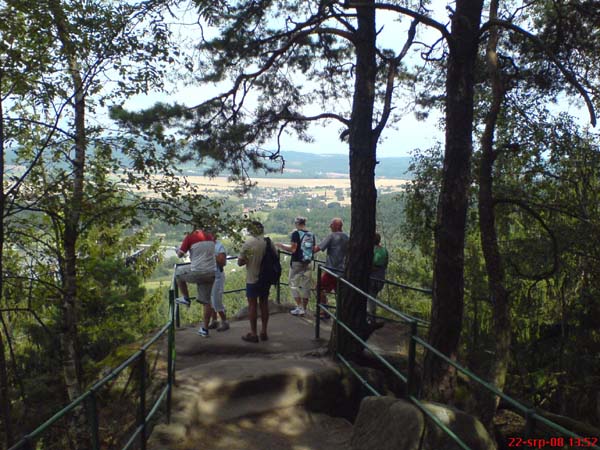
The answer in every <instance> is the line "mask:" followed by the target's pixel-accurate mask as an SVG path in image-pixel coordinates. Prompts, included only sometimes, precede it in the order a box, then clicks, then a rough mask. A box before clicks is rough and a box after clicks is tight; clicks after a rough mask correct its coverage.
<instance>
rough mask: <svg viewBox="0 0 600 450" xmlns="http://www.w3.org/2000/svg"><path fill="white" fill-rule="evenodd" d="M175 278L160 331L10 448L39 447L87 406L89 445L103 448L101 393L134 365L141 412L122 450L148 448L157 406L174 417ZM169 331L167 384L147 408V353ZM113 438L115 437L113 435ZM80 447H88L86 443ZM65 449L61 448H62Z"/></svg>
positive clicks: (32, 449)
mask: <svg viewBox="0 0 600 450" xmlns="http://www.w3.org/2000/svg"><path fill="white" fill-rule="evenodd" d="M174 285H175V281H174V279H173V281H172V282H171V288H170V290H169V320H168V321H167V323H166V324H165V325H164V326H163V327H162V328H161V329H160V331H158V332H157V333H156V334H155V335H154V336H153V337H152V338H151V339H150V340H149V341H148V342H146V343H145V344H144V345H143V346H142V347H141V348H140V349H139V350H138V351H137V352H135V353H134V354H133V355H131V356H130V357H129V358H127V359H126V360H125V361H124V362H123V363H121V365H119V366H118V367H117V368H115V369H112V370H111V371H110V373H109V374H108V375H106V376H105V377H104V378H102V379H101V380H100V381H98V382H96V383H95V384H94V385H92V387H90V388H89V389H88V390H86V391H85V392H84V393H83V394H82V395H80V396H79V397H78V398H76V399H75V400H73V401H72V402H71V403H69V404H68V405H67V406H65V407H64V408H63V409H61V410H60V411H58V412H57V413H56V414H54V415H53V416H52V417H51V418H49V419H48V420H46V421H45V422H44V423H42V424H41V425H40V426H39V427H37V428H36V429H35V430H33V431H32V432H31V433H29V434H27V435H25V436H24V437H23V438H22V439H21V440H20V441H19V442H17V443H16V444H15V445H13V446H12V447H10V449H9V450H21V449H24V450H38V449H40V448H42V447H39V446H38V445H36V440H38V439H40V437H42V436H43V435H44V433H46V432H48V431H49V430H50V429H51V428H52V427H53V426H54V425H56V424H57V422H58V421H60V420H61V419H63V418H66V417H67V415H68V414H70V413H73V412H76V409H78V408H84V410H85V412H86V415H87V426H88V429H87V434H88V435H89V437H90V447H89V448H91V449H92V450H99V449H100V442H101V437H102V436H101V434H100V429H99V418H98V416H99V412H98V405H97V403H98V402H97V400H98V397H97V395H98V392H99V391H100V389H102V388H103V387H105V386H107V385H108V383H110V382H111V381H113V380H115V379H116V378H117V377H118V376H119V375H120V374H121V373H122V372H123V371H124V370H125V369H127V368H129V367H133V366H134V365H136V364H137V368H138V369H139V370H138V373H137V374H138V384H139V387H138V396H137V398H138V411H137V420H136V424H135V429H134V430H133V432H132V434H131V436H129V437H127V436H122V437H121V438H122V439H123V440H125V439H127V442H126V444H125V445H124V446H123V447H122V449H123V450H127V449H130V448H132V446H133V445H134V444H135V443H136V442H139V448H140V449H142V450H145V449H146V441H147V439H148V424H149V422H150V420H152V418H153V417H154V415H155V414H156V412H157V411H158V408H159V407H160V406H161V405H162V404H163V403H164V402H165V401H166V411H167V421H170V419H171V394H172V390H173V384H174V382H175V377H174V375H175V328H174V324H175V317H174V312H175V308H174V304H175V296H174V293H175V290H174ZM165 334H167V336H168V337H167V339H168V344H167V381H166V385H165V387H164V388H163V389H162V390H161V391H160V393H159V395H158V398H157V399H156V401H155V402H154V403H153V404H152V406H151V407H150V410H148V409H147V405H146V395H147V392H146V390H147V387H148V384H147V381H148V374H147V371H146V363H147V362H148V361H147V352H148V350H149V349H150V347H151V346H152V345H153V344H155V343H156V342H157V341H158V340H159V339H160V338H161V337H163V336H164V335H165ZM111 437H114V436H111ZM80 448H88V447H87V446H84V447H81V446H80ZM61 450H62V449H61Z"/></svg>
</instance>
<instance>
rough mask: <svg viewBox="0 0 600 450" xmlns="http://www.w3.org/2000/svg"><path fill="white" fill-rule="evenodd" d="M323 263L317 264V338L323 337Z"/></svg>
mask: <svg viewBox="0 0 600 450" xmlns="http://www.w3.org/2000/svg"><path fill="white" fill-rule="evenodd" d="M320 302H321V265H320V264H318V265H317V302H316V303H315V339H319V338H320V337H321V306H320V304H321V303H320Z"/></svg>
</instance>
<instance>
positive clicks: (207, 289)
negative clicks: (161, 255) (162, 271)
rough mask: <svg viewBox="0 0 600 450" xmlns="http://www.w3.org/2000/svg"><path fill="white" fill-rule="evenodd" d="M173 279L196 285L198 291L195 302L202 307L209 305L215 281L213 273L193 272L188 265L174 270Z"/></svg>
mask: <svg viewBox="0 0 600 450" xmlns="http://www.w3.org/2000/svg"><path fill="white" fill-rule="evenodd" d="M175 277H176V278H177V279H179V280H181V281H185V282H186V283H196V288H197V289H198V296H197V297H196V300H198V301H199V302H200V303H202V304H204V305H206V304H210V293H211V290H212V286H213V283H214V281H215V274H214V272H212V273H206V272H194V271H193V270H192V268H191V267H190V266H189V265H187V266H178V267H177V269H175Z"/></svg>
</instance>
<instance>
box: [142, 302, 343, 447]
mask: <svg viewBox="0 0 600 450" xmlns="http://www.w3.org/2000/svg"><path fill="white" fill-rule="evenodd" d="M291 308H292V307H290V305H277V306H274V307H272V308H271V313H272V314H271V316H270V318H269V327H268V336H269V339H268V340H267V341H261V342H259V343H256V344H255V343H248V342H245V341H243V340H242V339H241V336H242V335H244V334H246V333H247V332H248V331H249V324H248V321H247V320H234V321H231V322H230V326H231V328H230V329H229V330H227V331H224V332H216V331H214V330H211V332H210V337H208V338H202V337H200V336H198V335H197V334H196V330H197V327H196V326H192V325H190V326H187V327H183V328H180V329H178V330H177V332H176V338H175V342H176V353H177V360H176V373H175V377H176V387H175V389H174V391H173V407H172V411H171V422H170V423H169V424H166V423H161V424H158V425H156V426H155V427H154V430H153V433H152V436H151V438H150V441H149V442H148V448H149V449H151V450H163V449H164V450H166V449H169V450H191V449H201V450H211V449H214V450H219V449H234V450H235V449H240V450H253V449H257V450H258V449H261V450H277V449H281V450H283V449H294V448H298V449H303V450H309V449H314V450H319V449H333V450H337V449H340V450H341V449H347V448H348V446H349V439H350V435H351V429H352V425H351V424H350V423H349V422H348V421H346V420H344V419H342V418H335V417H331V416H329V415H326V414H324V413H321V412H320V411H328V410H330V409H331V408H332V407H335V404H336V402H340V401H342V400H343V399H344V398H346V397H348V396H349V392H348V389H349V388H348V385H347V383H342V382H341V378H342V376H343V374H342V370H341V368H340V366H339V365H337V364H335V363H334V362H333V361H332V360H331V358H329V357H327V356H324V354H325V351H326V347H327V343H328V339H329V333H330V331H331V325H330V324H328V323H322V327H321V334H320V337H321V338H320V339H315V324H314V317H313V315H312V314H310V313H309V314H307V316H305V317H294V316H291V315H290V314H289V313H288V311H289V309H291ZM240 316H241V317H243V314H241V315H240ZM259 329H260V319H259Z"/></svg>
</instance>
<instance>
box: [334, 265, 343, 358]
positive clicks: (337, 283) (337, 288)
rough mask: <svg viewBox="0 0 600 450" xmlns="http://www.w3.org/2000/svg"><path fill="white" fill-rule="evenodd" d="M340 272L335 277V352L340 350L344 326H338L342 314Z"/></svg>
mask: <svg viewBox="0 0 600 450" xmlns="http://www.w3.org/2000/svg"><path fill="white" fill-rule="evenodd" d="M340 311H341V308H340V274H339V273H338V274H337V277H336V278H335V352H336V353H339V352H340V333H341V331H340V330H342V328H340V327H339V326H338V320H339V316H340Z"/></svg>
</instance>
